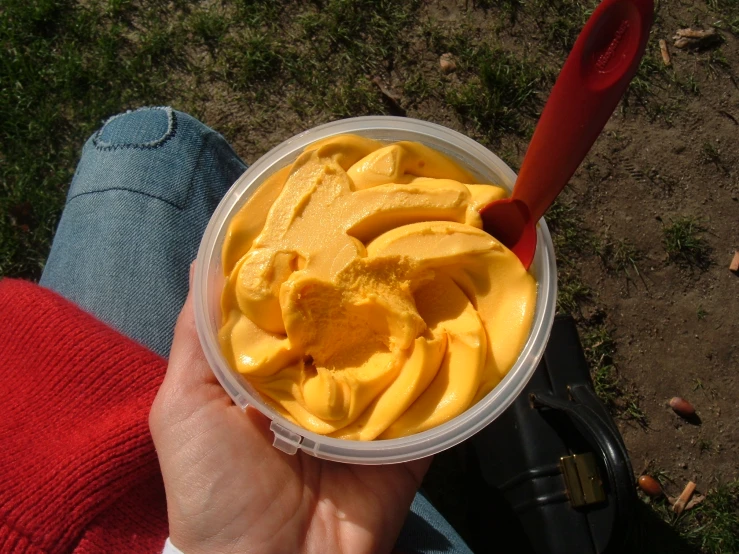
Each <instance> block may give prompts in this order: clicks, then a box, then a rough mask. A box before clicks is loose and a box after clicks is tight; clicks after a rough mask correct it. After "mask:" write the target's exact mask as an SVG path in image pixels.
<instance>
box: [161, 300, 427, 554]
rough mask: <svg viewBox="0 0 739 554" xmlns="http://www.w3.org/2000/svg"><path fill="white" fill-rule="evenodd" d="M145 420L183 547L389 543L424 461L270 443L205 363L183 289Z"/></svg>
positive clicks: (264, 422)
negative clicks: (324, 455) (350, 457)
mask: <svg viewBox="0 0 739 554" xmlns="http://www.w3.org/2000/svg"><path fill="white" fill-rule="evenodd" d="M149 426H150V428H151V434H152V437H153V439H154V445H155V446H156V449H157V455H158V456H159V464H160V466H161V469H162V475H163V477H164V486H165V490H166V494H167V511H168V517H169V532H170V538H171V540H172V543H173V544H174V545H175V546H177V547H178V548H179V549H180V550H182V551H183V552H185V553H186V554H199V553H201V552H203V553H205V552H207V553H210V554H219V553H226V552H228V553H236V552H249V553H271V552H275V553H280V554H282V553H285V552H291V553H292V552H300V553H313V552H315V553H325V552H332V553H334V552H336V553H350V554H360V553H365V552H389V551H390V550H391V549H392V547H393V544H394V543H395V540H396V538H397V536H398V534H399V533H400V529H401V526H402V525H403V522H404V520H405V517H406V515H407V513H408V509H409V507H410V504H411V501H412V500H413V495H414V494H415V492H416V490H417V489H418V487H419V486H420V483H421V479H422V478H423V475H424V474H425V473H426V470H427V469H428V465H429V463H430V458H429V459H424V460H417V461H414V462H408V463H404V464H394V465H384V466H361V465H353V464H342V463H337V462H329V461H325V460H321V459H319V458H314V457H312V456H309V455H307V454H304V453H303V452H302V451H298V453H297V454H296V455H294V456H290V455H287V454H285V453H283V452H281V451H279V450H277V449H276V448H274V447H273V446H272V433H271V431H270V430H269V420H268V419H267V418H266V417H264V416H263V415H262V414H260V413H259V412H258V411H256V410H255V409H253V408H248V409H247V410H246V413H244V412H243V411H242V410H240V409H239V408H238V407H237V406H235V405H234V404H233V403H232V402H231V399H230V397H229V396H228V395H227V394H226V392H225V391H224V390H223V388H222V387H221V385H220V384H219V383H218V381H217V380H216V378H215V376H214V375H213V372H212V371H211V369H210V367H209V366H208V362H207V361H206V359H205V356H204V354H203V351H202V349H201V347H200V342H199V340H198V336H197V333H196V330H195V321H194V316H193V305H192V294H189V295H188V298H187V300H186V302H185V305H184V307H183V308H182V312H181V313H180V316H179V318H178V320H177V325H176V327H175V335H174V342H173V344H172V350H171V353H170V358H169V367H168V369H167V375H166V377H165V379H164V382H163V383H162V386H161V388H160V389H159V392H158V394H157V397H156V399H155V400H154V404H153V406H152V408H151V413H150V415H149Z"/></svg>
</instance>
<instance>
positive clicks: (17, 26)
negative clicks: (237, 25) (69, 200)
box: [0, 0, 177, 278]
mask: <svg viewBox="0 0 739 554" xmlns="http://www.w3.org/2000/svg"><path fill="white" fill-rule="evenodd" d="M127 10H129V8H128V7H127V5H126V4H123V3H120V2H119V3H112V4H110V5H108V4H97V5H95V4H93V5H89V6H86V7H84V8H83V7H80V6H79V5H77V4H76V3H75V2H72V1H70V0H66V1H64V0H62V1H58V2H57V1H51V0H40V1H37V2H34V3H30V4H29V3H27V2H22V1H20V0H8V1H7V2H5V3H4V4H3V10H2V13H1V14H0V44H3V51H4V52H5V53H7V55H6V54H3V56H4V59H3V62H4V63H3V64H2V65H1V66H0V121H2V122H3V124H2V125H0V145H1V146H0V159H1V160H2V163H0V182H1V183H2V189H1V191H2V192H1V194H0V275H14V276H23V277H29V278H37V277H38V276H39V274H40V271H41V269H42V267H43V264H44V260H45V258H46V255H47V253H48V248H49V244H50V238H51V235H52V233H53V229H54V228H55V226H56V222H57V219H58V215H59V211H60V208H61V206H62V204H63V201H64V196H65V193H66V187H67V184H68V182H69V180H70V178H71V176H72V172H73V170H74V164H75V160H76V158H77V155H78V148H79V147H80V146H81V141H82V140H83V139H84V138H85V137H86V136H87V135H89V134H90V133H91V132H92V130H93V129H94V128H95V127H96V126H98V124H99V121H100V120H101V119H102V118H104V117H105V116H108V115H111V114H113V113H116V112H118V111H120V110H121V109H123V108H126V107H130V106H133V105H137V104H140V103H155V102H157V101H158V100H159V99H160V98H162V97H163V95H164V89H165V83H166V74H165V72H164V70H163V68H162V66H161V63H162V62H163V61H164V60H166V59H167V58H168V57H169V56H170V55H171V53H172V52H173V50H174V49H175V48H176V44H177V39H176V38H173V37H172V29H171V28H169V27H165V26H163V25H161V24H159V23H158V22H155V21H151V22H148V23H147V24H145V25H142V27H141V32H140V36H139V37H138V39H137V40H136V41H133V40H131V38H129V37H128V36H127V32H126V27H127V24H126V14H127V13H128V11H127Z"/></svg>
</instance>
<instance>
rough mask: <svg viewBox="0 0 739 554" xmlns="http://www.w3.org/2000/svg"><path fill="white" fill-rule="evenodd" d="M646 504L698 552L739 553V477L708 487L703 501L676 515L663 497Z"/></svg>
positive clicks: (715, 553)
mask: <svg viewBox="0 0 739 554" xmlns="http://www.w3.org/2000/svg"><path fill="white" fill-rule="evenodd" d="M649 504H650V506H651V507H652V508H653V509H654V510H655V511H656V512H657V513H658V514H659V515H660V516H661V517H662V519H663V520H664V521H666V522H667V523H668V524H669V525H670V526H672V528H673V529H675V531H677V532H678V533H679V534H680V536H681V537H682V538H683V539H684V540H686V541H687V542H688V543H689V544H690V545H691V546H693V547H694V548H696V549H698V550H699V551H700V552H701V554H735V553H736V552H739V480H733V481H730V482H729V483H726V484H724V485H721V486H718V487H716V488H714V489H711V490H709V491H708V492H707V493H706V498H705V500H704V501H703V502H701V503H700V504H698V505H697V506H696V507H694V508H693V509H691V510H688V511H686V512H683V513H682V514H681V515H679V516H678V515H676V514H675V513H674V512H673V511H672V509H671V507H670V505H669V503H668V502H667V501H666V499H664V498H660V499H657V500H654V501H650V502H649Z"/></svg>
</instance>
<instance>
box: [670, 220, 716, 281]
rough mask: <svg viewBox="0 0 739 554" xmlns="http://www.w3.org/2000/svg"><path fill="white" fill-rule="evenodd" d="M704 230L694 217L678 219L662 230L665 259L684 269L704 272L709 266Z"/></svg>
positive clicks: (709, 252)
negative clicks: (665, 252)
mask: <svg viewBox="0 0 739 554" xmlns="http://www.w3.org/2000/svg"><path fill="white" fill-rule="evenodd" d="M705 231H706V228H705V227H704V226H703V224H702V223H701V222H700V221H699V220H697V219H696V218H694V217H680V218H678V219H676V220H674V221H672V222H671V223H669V224H666V225H664V226H663V228H662V242H663V244H664V247H665V250H666V251H667V257H668V259H669V260H670V261H671V262H672V263H675V264H677V265H679V266H681V267H685V268H697V269H701V270H706V269H708V267H709V266H710V265H711V248H710V246H709V245H708V243H707V242H706V239H705V237H704V236H703V235H704V233H705Z"/></svg>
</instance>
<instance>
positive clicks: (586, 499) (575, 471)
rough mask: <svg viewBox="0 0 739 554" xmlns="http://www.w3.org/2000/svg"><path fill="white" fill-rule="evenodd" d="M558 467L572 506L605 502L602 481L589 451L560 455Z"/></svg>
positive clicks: (577, 506)
mask: <svg viewBox="0 0 739 554" xmlns="http://www.w3.org/2000/svg"><path fill="white" fill-rule="evenodd" d="M559 468H560V470H561V471H562V475H564V478H565V487H566V489H567V495H568V496H569V498H570V503H571V504H572V506H573V507H574V508H579V507H581V506H588V505H590V504H598V503H600V502H605V500H606V493H605V490H603V481H602V480H601V478H600V473H599V472H598V465H597V464H596V463H595V456H593V454H592V453H591V452H586V453H584V454H573V455H571V456H562V457H561V458H560V459H559Z"/></svg>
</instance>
